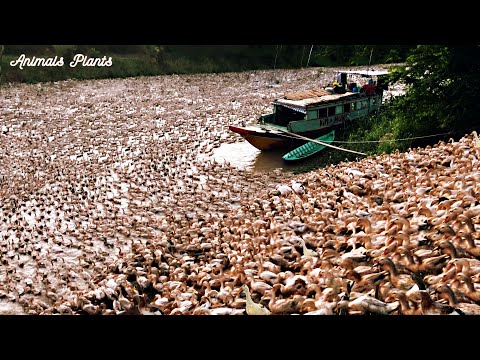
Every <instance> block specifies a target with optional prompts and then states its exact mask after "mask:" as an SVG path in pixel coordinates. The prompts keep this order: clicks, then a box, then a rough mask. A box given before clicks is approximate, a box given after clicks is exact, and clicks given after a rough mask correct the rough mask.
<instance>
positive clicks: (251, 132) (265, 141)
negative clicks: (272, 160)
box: [229, 125, 318, 150]
mask: <svg viewBox="0 0 480 360" xmlns="http://www.w3.org/2000/svg"><path fill="white" fill-rule="evenodd" d="M229 129H230V130H231V131H233V132H235V133H237V134H239V135H240V136H241V137H243V138H244V139H245V140H247V141H248V142H249V143H250V144H251V145H253V146H255V147H256V148H257V149H259V150H277V149H286V148H293V147H295V146H299V145H302V144H305V143H306V141H304V140H299V139H295V138H293V137H290V136H289V135H288V134H284V133H282V132H281V131H278V130H275V129H267V128H263V127H257V126H250V127H238V126H232V125H230V126H229ZM317 133H318V132H317ZM298 135H302V136H306V137H310V136H311V135H312V133H311V132H308V133H299V134H298Z"/></svg>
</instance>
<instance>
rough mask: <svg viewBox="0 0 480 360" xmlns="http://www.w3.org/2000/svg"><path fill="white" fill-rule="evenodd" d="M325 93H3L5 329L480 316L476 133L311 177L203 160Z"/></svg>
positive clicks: (240, 76)
mask: <svg viewBox="0 0 480 360" xmlns="http://www.w3.org/2000/svg"><path fill="white" fill-rule="evenodd" d="M331 76H332V74H331V73H328V71H327V69H312V68H310V69H302V70H276V71H275V72H272V71H254V72H245V73H236V74H234V73H226V74H209V75H182V76H178V75H170V76H159V77H146V78H133V79H123V80H118V79H116V80H95V81H64V82H58V83H51V84H37V85H25V84H18V85H17V84H16V85H8V86H5V87H4V88H3V89H2V96H1V97H0V119H1V123H2V124H1V125H2V128H1V130H2V131H1V132H0V256H1V261H0V313H3V314H7V313H8V314H105V315H107V314H145V315H146V314H159V315H160V314H165V315H174V314H184V315H227V314H230V315H236V314H248V315H251V314H306V315H315V314H317V315H320V314H323V315H335V314H391V315H399V314H404V315H407V314H479V313H480V312H479V310H480V289H479V286H480V243H479V242H480V235H479V227H480V188H479V185H478V184H479V183H480V171H479V159H480V146H479V142H478V138H477V137H476V133H472V134H467V135H465V136H464V137H463V138H461V139H459V140H458V141H455V140H454V139H452V140H451V141H449V142H446V143H445V142H440V143H438V144H437V145H435V146H432V147H426V148H417V149H411V150H409V151H407V152H405V153H398V152H397V153H394V154H390V155H379V156H376V157H368V158H364V159H361V160H359V161H357V162H348V163H347V162H343V163H340V164H337V165H331V166H329V167H325V168H322V169H318V170H315V171H311V172H309V173H306V174H302V175H293V174H288V173H284V172H281V171H272V172H252V171H249V170H242V169H237V168H235V167H233V166H231V165H230V164H228V163H225V162H218V161H215V160H213V159H212V157H211V156H210V155H212V153H213V150H214V149H215V148H217V147H218V146H220V144H222V143H224V142H235V141H238V138H237V137H236V135H235V134H233V133H230V132H229V131H228V125H230V124H237V125H240V124H242V123H248V122H253V121H254V120H255V118H256V116H258V115H259V114H261V113H265V112H267V111H269V110H270V103H269V100H273V99H274V98H275V97H277V96H278V95H280V94H282V93H284V92H286V91H291V90H299V89H300V90H301V89H302V87H303V88H304V89H308V88H313V87H315V86H317V85H318V83H319V82H323V80H324V79H323V78H322V77H331ZM273 77H276V79H277V81H275V82H274V83H273V84H272V78H273Z"/></svg>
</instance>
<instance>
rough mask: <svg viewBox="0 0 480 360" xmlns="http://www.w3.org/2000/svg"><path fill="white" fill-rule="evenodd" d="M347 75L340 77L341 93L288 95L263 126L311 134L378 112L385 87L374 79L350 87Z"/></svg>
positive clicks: (275, 104) (262, 120)
mask: <svg viewBox="0 0 480 360" xmlns="http://www.w3.org/2000/svg"><path fill="white" fill-rule="evenodd" d="M351 73H355V74H358V73H359V72H351ZM381 73H382V74H385V73H388V72H381ZM344 74H345V72H342V73H340V76H339V77H338V79H339V80H341V83H339V86H338V87H339V88H340V89H339V90H333V89H331V88H328V87H327V88H325V89H317V90H307V91H300V92H294V93H286V94H285V95H284V97H283V98H280V99H276V100H275V101H274V102H273V113H271V114H267V115H263V116H261V117H260V119H259V121H260V123H261V124H271V125H275V126H276V127H280V128H284V129H285V130H288V131H290V132H294V133H308V132H315V131H319V130H323V129H327V128H330V127H333V126H336V125H339V124H341V123H344V122H345V121H346V120H355V119H357V118H360V117H363V116H365V115H367V114H369V113H371V112H374V111H376V110H378V109H379V108H380V106H381V103H382V95H383V89H384V87H382V86H380V85H377V84H375V83H374V82H373V80H370V81H369V82H368V83H367V84H365V85H364V86H363V87H362V88H360V89H359V88H358V87H357V86H356V84H354V83H350V84H348V83H347V82H346V76H344ZM376 75H378V74H376ZM353 85H355V88H356V89H355V88H354V87H353Z"/></svg>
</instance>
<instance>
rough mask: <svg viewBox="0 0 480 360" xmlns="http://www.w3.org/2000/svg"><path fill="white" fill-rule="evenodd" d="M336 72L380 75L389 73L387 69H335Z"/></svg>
mask: <svg viewBox="0 0 480 360" xmlns="http://www.w3.org/2000/svg"><path fill="white" fill-rule="evenodd" d="M337 72H339V73H345V74H356V75H363V76H381V75H387V74H388V73H389V72H388V70H337Z"/></svg>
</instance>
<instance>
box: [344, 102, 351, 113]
mask: <svg viewBox="0 0 480 360" xmlns="http://www.w3.org/2000/svg"><path fill="white" fill-rule="evenodd" d="M350 105H351V103H346V104H344V106H343V110H344V111H345V112H346V113H348V112H350Z"/></svg>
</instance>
